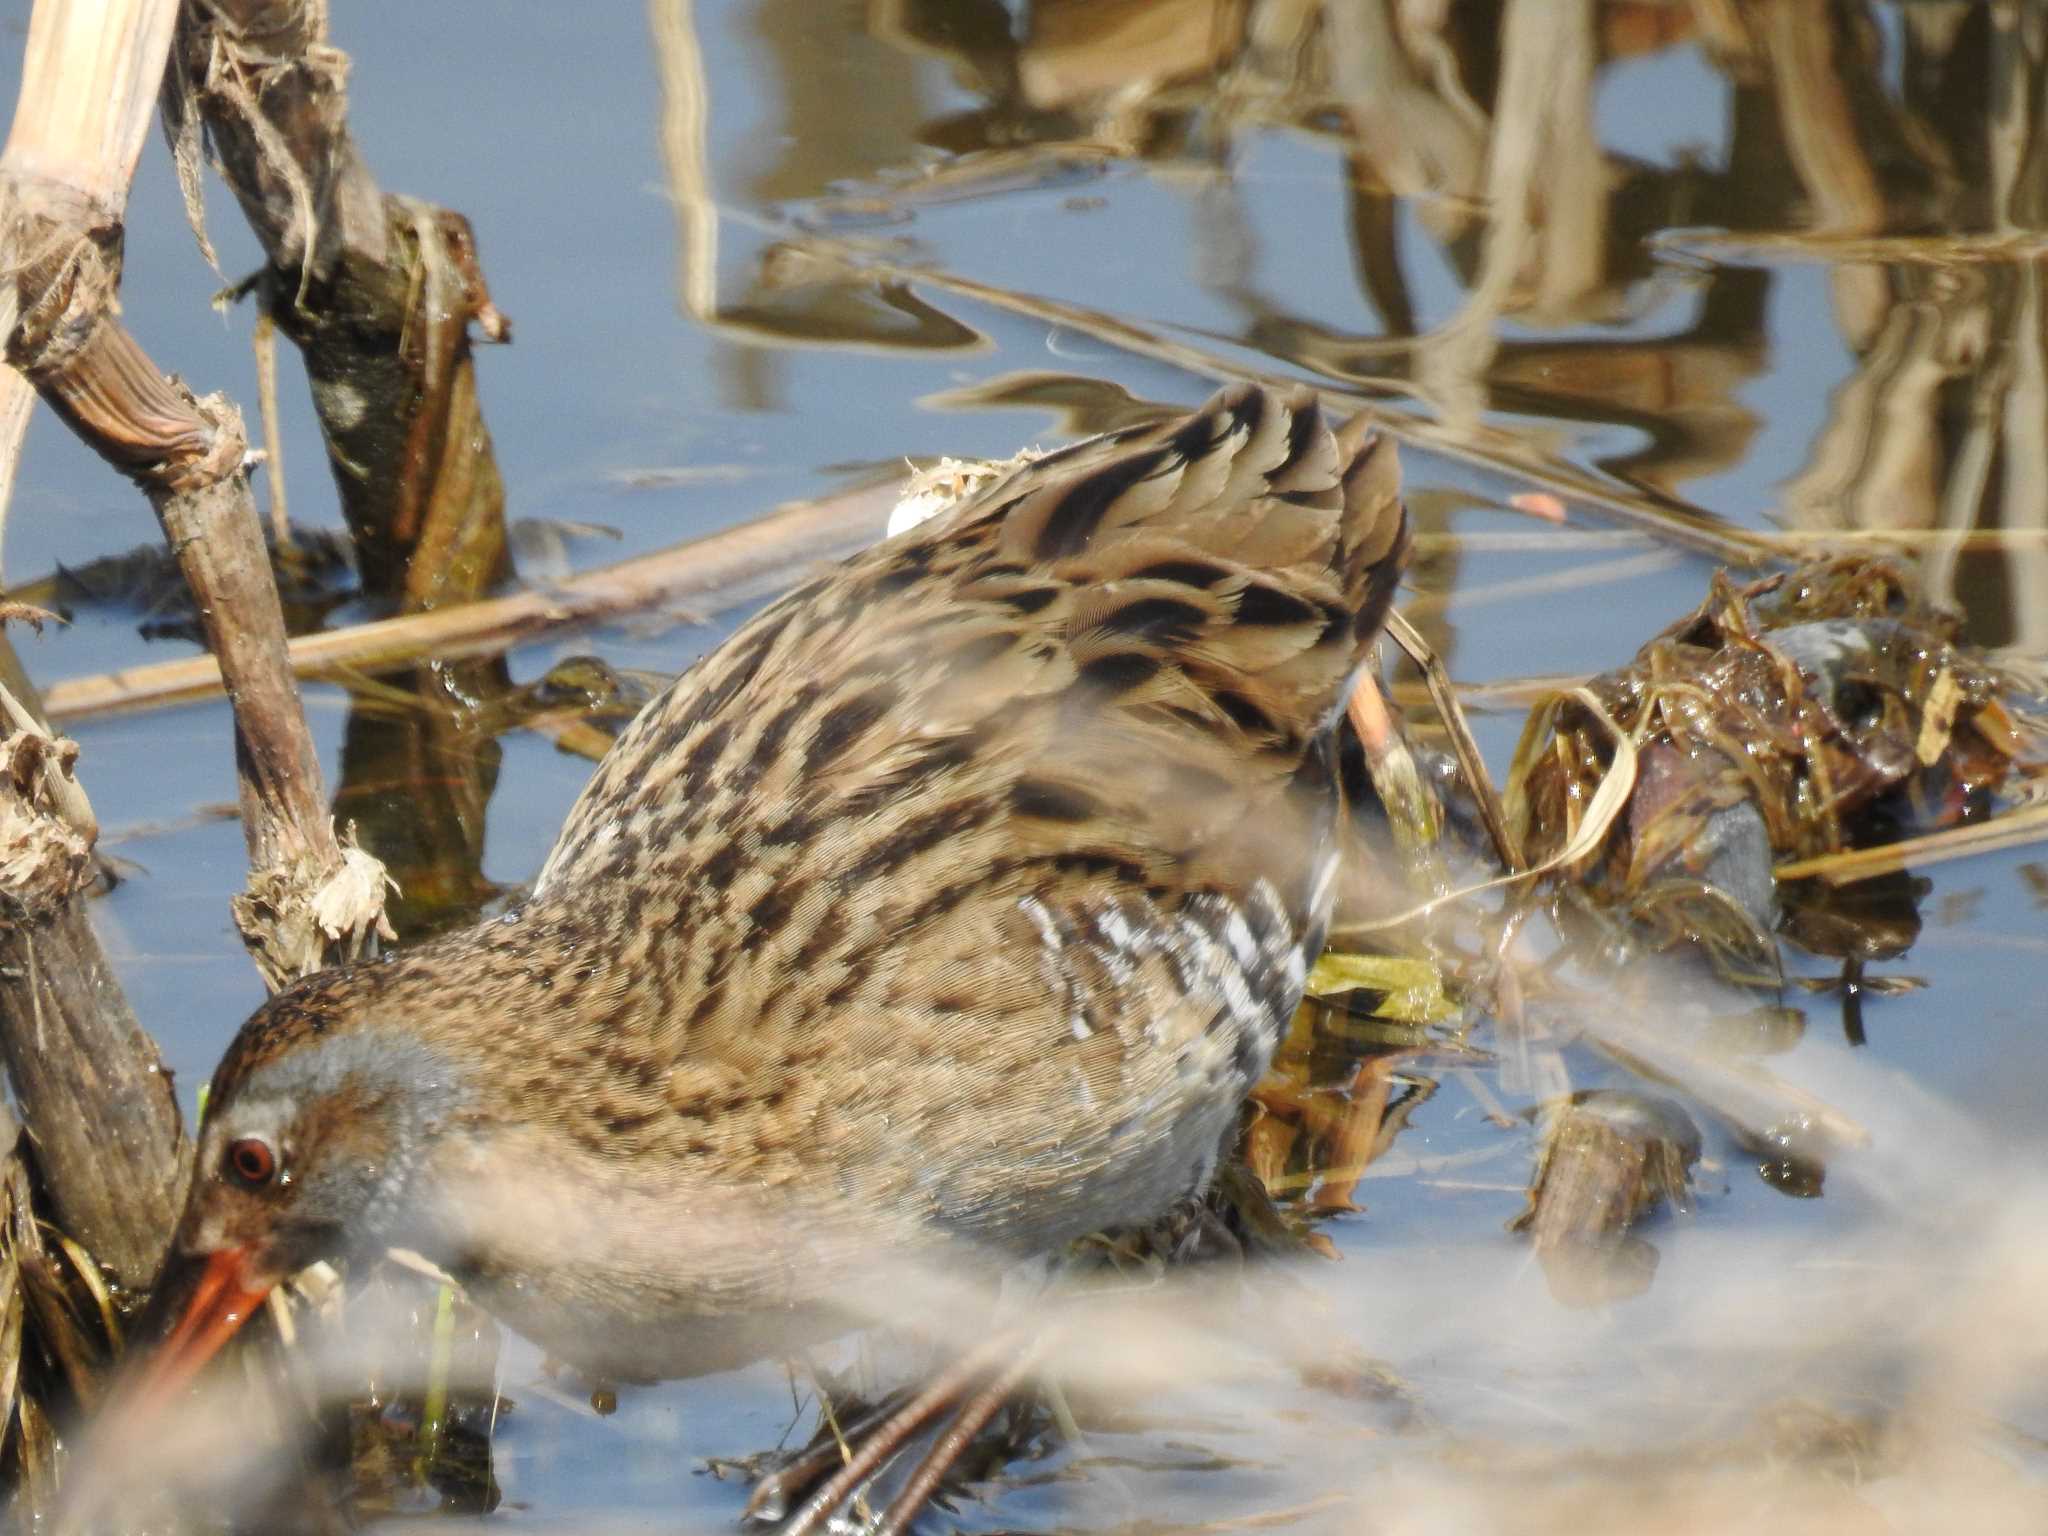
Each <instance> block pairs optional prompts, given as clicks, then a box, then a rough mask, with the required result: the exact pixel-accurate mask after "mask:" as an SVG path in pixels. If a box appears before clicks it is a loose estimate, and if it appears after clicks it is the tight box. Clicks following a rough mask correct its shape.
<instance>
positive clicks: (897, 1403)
mask: <svg viewBox="0 0 2048 1536" xmlns="http://www.w3.org/2000/svg"><path fill="white" fill-rule="evenodd" d="M909 1396H910V1394H909V1392H908V1391H906V1390H899V1391H896V1392H891V1393H889V1394H888V1396H886V1397H884V1398H883V1399H882V1400H881V1401H880V1402H878V1403H876V1404H875V1406H874V1407H872V1408H870V1409H869V1410H868V1411H867V1412H866V1413H863V1414H861V1415H860V1416H859V1417H858V1418H856V1419H854V1420H852V1421H851V1422H850V1423H847V1424H844V1425H841V1426H839V1429H838V1433H835V1434H833V1435H832V1436H830V1437H829V1438H825V1439H821V1440H820V1441H819V1442H818V1443H817V1444H816V1445H813V1446H810V1447H808V1448H806V1449H804V1450H801V1451H799V1452H797V1453H796V1455H795V1456H793V1457H791V1458H790V1459H789V1460H788V1461H786V1462H784V1463H783V1464H782V1465H781V1466H779V1467H777V1468H776V1469H775V1470H774V1471H772V1472H766V1473H763V1474H762V1475H761V1476H760V1477H759V1478H757V1479H756V1480H755V1482H754V1488H753V1492H752V1493H750V1494H749V1495H748V1496H747V1506H746V1508H745V1509H743V1510H741V1511H740V1518H741V1519H742V1520H745V1521H748V1522H752V1523H760V1524H764V1525H765V1524H770V1523H773V1522H774V1521H777V1520H780V1519H781V1518H782V1517H783V1516H784V1515H786V1514H788V1513H789V1506H790V1504H791V1503H792V1502H793V1501H794V1500H795V1499H796V1498H797V1496H798V1495H799V1494H801V1493H802V1492H803V1491H804V1490H805V1489H807V1488H809V1487H811V1486H812V1485H813V1484H815V1483H816V1482H817V1481H818V1479H819V1478H821V1477H824V1476H825V1475H826V1474H827V1473H829V1472H830V1471H831V1470H832V1468H833V1466H834V1465H835V1464H836V1463H838V1462H841V1461H844V1460H845V1459H847V1455H848V1452H847V1447H849V1446H852V1445H859V1444H860V1443H862V1442H863V1441H864V1440H865V1439H866V1438H867V1437H868V1436H869V1435H872V1434H874V1433H875V1432H876V1430H878V1429H879V1428H880V1427H881V1426H882V1424H883V1423H884V1422H885V1421H887V1420H888V1419H889V1417H890V1416H891V1415H893V1414H894V1413H895V1412H896V1411H897V1410H898V1409H900V1408H901V1407H903V1406H904V1403H905V1401H906V1400H907V1399H908V1398H909Z"/></svg>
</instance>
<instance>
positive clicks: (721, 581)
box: [47, 480, 899, 720]
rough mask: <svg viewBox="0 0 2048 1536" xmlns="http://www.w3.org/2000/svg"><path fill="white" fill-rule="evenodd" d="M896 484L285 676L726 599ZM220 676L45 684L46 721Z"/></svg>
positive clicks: (875, 532)
mask: <svg viewBox="0 0 2048 1536" xmlns="http://www.w3.org/2000/svg"><path fill="white" fill-rule="evenodd" d="M898 484H899V482H897V481H894V480H890V481H887V482H884V483H882V484H879V485H874V486H868V487H864V488H862V489H860V490H856V491H849V492H846V493H844V494H843V495H839V496H832V497H826V498H824V499H822V500H819V501H813V502H799V503H797V504H796V505H794V506H789V507H785V508H783V509H782V510H781V511H779V512H774V513H771V514H770V515H769V516H767V517H764V518H762V519H760V520H759V521H757V522H753V523H748V524H745V525H743V526H741V527H738V528H733V529H728V530H726V531H725V532H722V533H715V534H712V535H710V536H708V537H706V538H702V539H696V540H692V541H691V542H689V543H685V544H678V545H676V546H674V547H672V548H670V549H665V550H661V551H658V552H657V553H655V554H651V555H642V556H639V557H637V558H635V559H632V560H622V561H619V562H618V563H617V564H615V565H609V566H605V567H603V568H601V569H599V570H595V571H589V572H586V573H584V574H583V575H580V576H574V577H571V578H570V579H569V580H568V581H565V582H563V583H561V584H560V585H558V586H555V587H552V588H550V589H549V590H547V591H544V592H540V591H536V592H519V593H514V594H513V595H511V596H509V597H498V598H489V599H486V600H485V601H483V602H480V603H467V604H464V605H462V606H460V607H453V608H443V609H438V610H436V611H434V612H432V613H418V614H407V615H404V616H402V617H399V618H395V619H383V620H380V621H378V622H376V623H372V624H361V625H357V626H355V627H353V628H350V629H341V630H333V631H329V632H327V633H323V634H315V635H302V636H300V637H298V638H297V639H295V640H293V641H292V642H291V643H290V646H289V647H288V656H289V660H290V663H291V666H292V670H293V671H294V672H295V673H296V674H297V675H298V676H300V677H321V676H325V675H327V674H328V673H330V672H333V671H335V670H337V669H340V668H356V669H358V670H361V671H366V672H368V671H375V670H378V669H379V668H385V669H389V668H394V667H401V666H406V665H409V664H411V663H413V662H416V661H418V660H420V659H421V658H423V657H427V656H434V657H438V658H441V659H443V660H449V659H454V658H458V657H465V656H481V655H488V654H493V653H496V652H499V651H503V650H505V649H506V648H507V647H509V646H511V645H514V644H516V643H518V642H519V641H521V640H528V639H532V638H533V637H535V636H537V635H540V634H545V633H549V632H552V631H556V630H561V629H566V628H569V627H571V626H574V625H580V624H591V623H596V622H598V621H600V620H603V619H607V618H614V617H617V616H619V615H621V614H626V613H632V612H635V611H637V610H640V609H644V608H648V607H650V606H652V605H654V604H656V603H660V602H664V601H680V600H687V599H691V598H713V599H720V600H723V601H726V602H732V601H738V600H739V599H740V598H742V597H744V596H750V595H754V594H756V593H758V592H759V591H760V590H761V588H762V586H763V585H765V584H769V583H768V578H771V577H772V576H774V575H775V574H776V573H779V572H786V571H788V570H789V569H791V568H792V567H798V566H802V565H805V564H808V563H809V562H811V561H816V560H827V559H831V558H834V557H835V556H839V555H844V554H848V553H851V552H852V551H853V550H855V549H859V548H861V547H864V546H865V545H867V544H869V543H872V542H873V541H874V540H875V539H876V538H878V537H879V536H880V535H881V532H882V528H883V526H884V524H885V523H886V521H887V519H888V515H889V508H890V507H891V506H892V505H894V503H895V500H896V492H897V488H898ZM220 687H221V673H220V668H219V667H218V666H217V665H215V663H214V661H213V658H211V657H209V656H194V657H191V658H189V659H187V660H183V661H173V662H158V663H154V664H152V665H149V666H143V667H128V668H124V669H122V670H121V671H118V672H109V673H104V674H102V675H100V676H98V677H92V678H80V679H76V680H73V681H69V682H64V683H59V684H56V685H54V686H53V687H52V688H51V690H50V698H49V700H48V701H47V703H48V707H49V708H50V710H51V712H52V718H53V719H57V720H76V719H79V718H81V717H82V716H87V715H98V714H108V713H113V712H116V711H122V710H132V709H148V708H161V707H162V706H164V705H167V704H179V703H185V702H188V701H190V700H192V699H198V698H204V697H206V696H207V695H209V694H213V693H218V692H219V691H220Z"/></svg>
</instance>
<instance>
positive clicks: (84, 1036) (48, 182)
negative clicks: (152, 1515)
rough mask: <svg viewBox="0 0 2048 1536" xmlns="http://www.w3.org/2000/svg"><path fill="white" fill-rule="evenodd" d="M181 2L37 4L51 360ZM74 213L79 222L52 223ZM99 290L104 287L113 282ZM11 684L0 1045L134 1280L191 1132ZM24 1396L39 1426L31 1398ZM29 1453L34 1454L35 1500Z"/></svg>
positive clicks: (178, 1181) (69, 330)
mask: <svg viewBox="0 0 2048 1536" xmlns="http://www.w3.org/2000/svg"><path fill="white" fill-rule="evenodd" d="M175 12H176V3H175V0H134V3H130V4H126V5H115V4H94V5H85V4H65V3H62V0H57V3H52V0H39V3H38V4H37V5H36V7H35V11H34V14H33V16H32V17H31V20H30V24H29V34H28V40H27V45H26V49H25V53H24V60H23V68H22V85H21V97H20V101H19V103H18V105H17V109H16V114H15V121H14V125H13V128H12V130H11V132H10V134H9V137H8V141H7V147H6V150H5V153H4V156H0V243H4V244H5V246H6V249H5V251H4V252H0V270H4V272H5V274H6V277H7V279H8V280H7V281H4V282H0V334H5V335H7V336H8V337H9V339H10V341H11V339H12V334H13V333H14V332H16V331H17V330H20V329H24V328H25V329H28V330H31V331H33V332H35V333H38V334H40V335H41V336H42V337H43V338H44V343H43V347H44V351H45V353H46V354H54V355H55V356H57V357H62V356H64V355H67V354H69V355H74V356H75V355H76V353H77V352H78V351H80V350H83V349H84V348H85V347H87V346H89V345H90V343H91V340H92V336H91V334H90V327H89V326H88V327H86V328H85V329H84V330H83V331H81V330H80V329H78V328H77V322H79V321H80V320H82V319H83V318H84V317H83V316H82V315H81V314H80V313H79V312H78V311H77V310H76V309H74V308H73V306H72V304H71V302H70V300H71V297H72V295H73V294H74V293H76V292H77V291H78V290H79V288H80V284H81V274H88V273H90V274H104V273H106V271H107V270H108V267H109V263H110V261H111V260H113V259H115V257H116V254H117V252H118V242H119V228H120V224H119V220H120V212H121V208H122V206H123V204H124V203H125V201H126V198H127V189H128V181H129V177H130V176H131V175H132V173H133V171H134V165H135V158H136V156H137V155H138V154H139V153H140V152H141V147H142V136H143V134H144V133H146V132H147V131H148V127H149V119H150V113H151V107H152V104H153V102H154V100H155V95H156V87H157V80H158V77H159V75H160V74H161V71H162V67H163V57H164V52H165V50H166V48H167V47H168V46H169V41H170V32H171V26H172V22H173V18H174V16H175ZM60 219H61V220H64V221H66V222H67V223H68V225H69V228H70V230H71V233H70V234H69V235H68V236H60V235H59V234H58V233H57V232H56V228H55V226H56V223H57V221H58V220H60ZM31 268H33V269H34V271H35V275H32V276H31V275H29V274H30V271H31ZM86 285H87V286H88V287H90V282H89V280H88V281H87V284H86ZM101 296H102V298H103V300H110V299H111V290H110V289H103V290H102V291H101ZM39 306H40V307H39ZM23 316H25V317H26V319H25V321H24V322H23V323H22V324H21V325H18V324H17V321H18V320H21V319H22V317H23ZM6 379H7V381H8V382H7V385H6V387H5V391H4V394H5V397H6V398H5V401H4V405H0V464H4V474H0V483H4V486H5V488H6V489H10V490H11V487H12V480H13V473H14V465H15V462H16V460H17V458H18V455H19V450H20V440H21V432H22V429H23V428H24V427H25V426H26V422H27V406H28V403H29V402H30V401H31V400H32V399H33V395H32V394H30V393H29V387H28V383H27V381H26V380H25V379H23V378H22V376H21V375H19V374H16V373H14V372H12V371H8V372H7V373H6ZM0 507H4V504H0ZM0 691H4V694H5V700H6V718H5V720H4V722H0V727H4V739H0V762H4V764H5V770H6V771H5V772H4V773H0V1055H4V1057H5V1059H6V1062H7V1069H8V1073H9V1076H10V1078H11V1079H12V1082H13V1087H14V1093H15V1098H16V1101H17V1102H18V1104H19V1105H20V1108H21V1113H22V1116H23V1118H24V1120H25V1121H26V1124H27V1127H28V1131H29V1137H30V1141H31V1143H32V1144H33V1146H34V1148H35V1154H36V1162H37V1165H38V1169H39V1171H40V1173H41V1176H42V1181H43V1185H44V1188H45V1190H46V1192H47V1194H48V1196H49V1199H50V1206H51V1210H52V1213H53V1215H54V1216H55V1218H56V1220H57V1221H58V1223H59V1224H60V1225H61V1226H62V1227H63V1228H64V1229H65V1230H66V1231H68V1232H70V1233H71V1234H73V1235H74V1236H75V1237H76V1238H77V1239H78V1240H79V1241H81V1242H83V1243H85V1244H86V1245H88V1246H89V1247H90V1248H91V1250H92V1251H93V1252H94V1253H95V1254H97V1255H98V1256H99V1259H100V1261H101V1262H102V1263H103V1264H105V1265H106V1266H107V1267H109V1268H110V1269H112V1270H113V1271H115V1272H116V1273H117V1274H118V1275H119V1276H120V1278H121V1279H122V1280H123V1281H125V1282H127V1283H128V1284H129V1285H131V1286H137V1287H139V1286H142V1285H146V1284H147V1283H148V1282H149V1280H150V1278H151V1277H152V1276H153V1274H154V1273H155V1269H156V1264H157V1261H158V1258H159V1257H160V1255H161V1254H162V1252H163V1250H164V1246H165V1243H166V1241H167V1239H168V1238H169V1235H170V1224H171V1222H172V1220H173V1219H174V1214H175V1212H176V1209H177V1203H176V1202H177V1198H178V1195H179V1193H180V1186H181V1185H182V1183H183V1178H184V1167H183V1164H184V1159H185V1142H184V1131H183V1126H182V1124H181V1122H180V1119H179V1115H178V1106H177V1101H176V1098H175V1095H174V1094H173V1092H172V1089H171V1082H170V1075H169V1074H168V1073H167V1072H165V1071H164V1069H163V1062H162V1058H161V1057H160V1056H159V1054H158V1052H157V1049H156V1044H155V1042H154V1041H153V1040H151V1039H150V1038H149V1036H148V1035H147V1034H146V1033H145V1032H144V1031H143V1029H142V1027H141V1026H140V1025H139V1024H138V1023H137V1022H136V1019H135V1015H134V1013H133V1012H132V1011H131V1010H130V1008H129V1007H128V1003H127V1000H126V998H125V997H124V996H123V995H122V992H121V989H120V986H119V985H118V983H117V982H116V981H115V979H114V977H113V973H112V968H111V967H110V966H109V965H108V963H107V959H106V956H105V954H104V953H103V952H102V951H101V949H100V946H99V942H98V939H97V936H96V935H95V934H94V932H93V927H92V923H91V920H90V919H89V917H88V916H87V914H86V910H85V900H86V886H87V884H88V883H89V880H90V878H91V875H92V866H91V856H92V845H93V840H94V838H95V836H96V834H97V828H96V826H95V824H94V821H93V817H92V812H91V808H90V805H89V804H88V803H87V801H86V798H85V794H84V791H83V790H82V789H81V788H80V787H79V785H78V784H77V782H76V780H75V779H74V778H73V777H72V769H73V762H74V759H75V757H76V751H77V749H76V748H75V746H73V745H72V744H70V743H68V742H63V741H60V740H58V739H56V738H54V737H52V736H51V735H50V734H49V732H48V730H47V728H46V726H45V724H44V722H43V720H42V719H41V717H40V715H39V714H38V712H37V711H38V705H37V701H36V697H35V692H34V690H33V688H32V687H31V686H30V685H29V682H28V679H27V677H26V676H25V675H24V674H23V673H22V671H21V668H20V666H19V664H18V663H17V662H16V660H15V657H14V652H13V649H12V647H11V646H9V645H8V644H7V643H6V641H5V638H4V637H0ZM9 1309H10V1317H9V1321H8V1323H7V1329H8V1335H9V1337H10V1338H11V1339H18V1338H19V1336H20V1329H21V1327H22V1326H23V1322H24V1318H23V1315H22V1313H21V1311H20V1308H19V1305H18V1299H17V1301H16V1302H10V1303H9ZM19 1401H20V1404H21V1414H22V1423H23V1426H24V1430H25V1429H26V1425H27V1421H28V1418H29V1416H30V1414H31V1406H30V1401H29V1400H28V1399H25V1398H24V1399H20V1400H19ZM37 1411H38V1412H39V1410H37ZM30 1438H32V1437H29V1436H27V1435H26V1433H25V1434H24V1441H23V1443H24V1444H26V1443H27V1441H28V1440H29V1439H30ZM34 1462H35V1458H34V1457H30V1458H29V1462H28V1463H25V1466H26V1469H27V1470H28V1472H29V1473H30V1474H31V1475H30V1478H29V1482H30V1485H31V1486H30V1494H31V1502H34V1485H35V1482H36V1478H35V1476H34V1474H35V1472H36V1467H35V1465H34Z"/></svg>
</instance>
